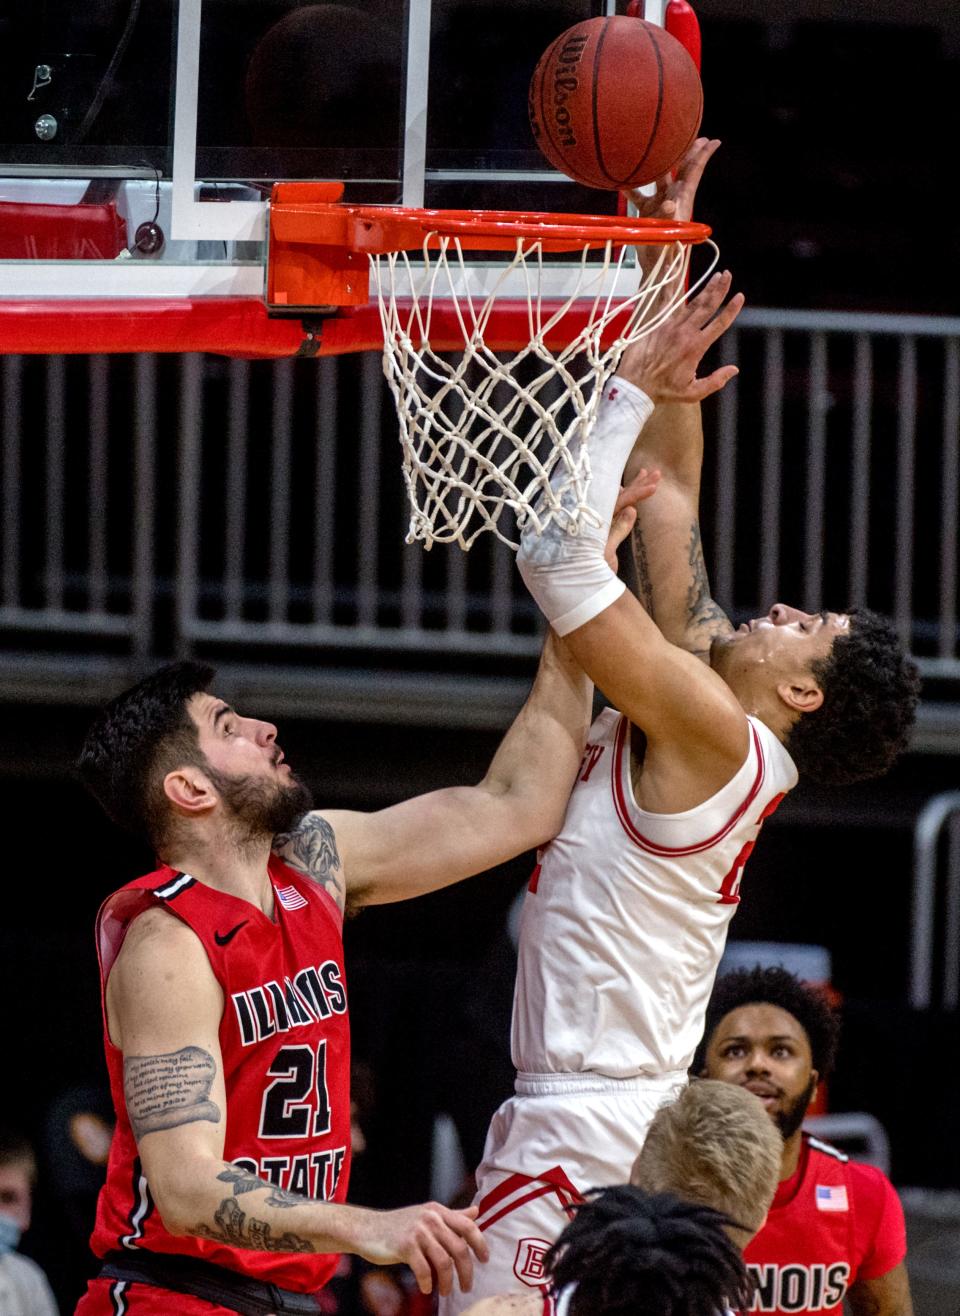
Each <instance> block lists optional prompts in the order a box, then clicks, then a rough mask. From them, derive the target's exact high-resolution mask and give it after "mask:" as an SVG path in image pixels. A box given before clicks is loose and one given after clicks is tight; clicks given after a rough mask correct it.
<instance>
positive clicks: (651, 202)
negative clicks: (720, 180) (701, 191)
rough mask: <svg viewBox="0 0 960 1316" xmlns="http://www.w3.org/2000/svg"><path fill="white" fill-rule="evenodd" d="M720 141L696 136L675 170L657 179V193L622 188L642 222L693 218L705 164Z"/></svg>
mask: <svg viewBox="0 0 960 1316" xmlns="http://www.w3.org/2000/svg"><path fill="white" fill-rule="evenodd" d="M719 145H720V142H719V140H718V139H717V138H710V137H698V138H697V139H696V141H695V142H694V143H693V145H692V146H691V147H690V149H689V151H687V154H686V155H685V156H684V157H683V159H682V160H681V161H680V163H679V165H677V167H676V173H675V174H674V172H673V171H671V172H670V173H669V174H664V176H663V177H662V178H658V179H657V190H656V191H655V192H653V193H652V194H651V195H650V196H645V195H644V193H643V192H641V191H640V190H639V189H638V188H627V189H625V195H626V196H627V197H629V199H630V200H631V201H632V202H633V204H634V205H635V206H636V208H637V214H638V215H639V216H640V217H641V218H642V219H683V220H689V219H692V217H693V203H694V199H695V198H696V195H697V188H698V187H699V186H700V179H701V178H702V177H703V171H704V169H706V167H707V162H708V160H709V159H710V157H711V156H712V155H713V153H714V151H716V149H717V147H718V146H719Z"/></svg>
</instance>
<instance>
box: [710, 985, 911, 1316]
mask: <svg viewBox="0 0 960 1316" xmlns="http://www.w3.org/2000/svg"><path fill="white" fill-rule="evenodd" d="M837 1032H838V1024H837V1020H836V1017H835V1015H834V1013H833V1011H832V1010H831V1008H830V1006H829V1004H828V1003H827V1001H826V999H825V998H824V996H823V995H822V993H821V992H819V991H817V990H816V989H815V988H812V987H808V986H807V985H806V984H805V983H802V982H801V981H800V980H799V979H797V978H795V977H794V976H793V975H792V974H790V973H787V972H786V970H784V969H780V968H769V969H760V968H757V969H753V970H740V971H738V972H735V973H730V974H726V975H725V976H724V977H723V978H721V979H720V980H719V981H718V983H717V985H716V988H715V989H714V994H713V997H712V999H711V1002H710V1008H709V1010H708V1013H707V1023H706V1029H705V1032H704V1038H703V1042H702V1043H701V1047H700V1050H699V1051H698V1054H697V1058H696V1059H695V1061H694V1068H695V1070H697V1071H699V1072H701V1073H702V1074H704V1075H706V1076H707V1077H709V1078H715V1079H721V1080H723V1081H725V1082H728V1083H736V1084H739V1085H740V1086H741V1087H745V1088H747V1089H748V1090H749V1091H750V1092H753V1093H755V1094H756V1095H757V1096H759V1097H760V1099H761V1100H762V1101H763V1102H764V1104H765V1105H766V1107H767V1110H768V1112H769V1115H770V1117H771V1119H773V1121H774V1122H775V1124H776V1125H777V1127H778V1128H779V1129H780V1132H781V1134H782V1136H783V1161H782V1165H781V1169H780V1186H779V1188H778V1190H777V1195H776V1197H775V1198H774V1201H773V1206H772V1207H771V1208H770V1213H769V1215H768V1217H767V1223H766V1224H765V1225H764V1227H763V1229H761V1230H760V1232H759V1234H758V1235H757V1237H756V1238H755V1239H754V1240H753V1242H752V1243H751V1244H750V1245H749V1247H748V1248H747V1249H746V1252H745V1256H746V1259H747V1262H748V1263H749V1266H750V1269H751V1271H752V1273H753V1276H754V1278H755V1280H756V1281H757V1292H756V1295H755V1297H754V1301H753V1305H752V1306H751V1307H750V1308H749V1310H750V1311H755V1312H775V1313H783V1316H787V1313H791V1314H794V1316H796V1314H797V1313H800V1314H801V1316H803V1314H805V1313H809V1314H810V1316H813V1313H820V1312H837V1313H839V1312H840V1311H841V1308H842V1306H843V1303H844V1302H846V1303H847V1305H848V1308H849V1310H850V1312H851V1313H852V1316H912V1313H913V1304H912V1302H911V1298H910V1285H909V1281H908V1278H907V1271H906V1266H905V1265H904V1257H905V1256H906V1250H907V1247H906V1233H905V1229H904V1221H903V1209H902V1207H901V1205H900V1201H899V1199H898V1197H897V1195H896V1192H895V1191H894V1188H893V1185H892V1184H891V1183H890V1181H889V1180H888V1179H887V1177H886V1175H884V1174H883V1173H882V1172H881V1171H880V1170H878V1169H875V1168H874V1167H873V1166H870V1165H860V1164H857V1163H856V1162H853V1161H850V1160H849V1159H848V1158H847V1157H846V1156H844V1155H843V1153H842V1152H839V1151H837V1150H836V1148H834V1147H830V1146H829V1145H828V1144H826V1143H823V1142H820V1141H819V1139H817V1138H813V1137H811V1136H810V1135H809V1134H807V1133H804V1132H803V1131H802V1129H801V1125H802V1123H803V1118H804V1116H805V1115H806V1113H807V1108H808V1106H809V1105H810V1102H811V1101H812V1100H813V1097H814V1094H815V1093H816V1090H817V1083H818V1081H819V1080H820V1079H823V1078H826V1077H827V1075H828V1074H829V1073H830V1070H831V1068H832V1065H833V1060H834V1055H835V1051H836V1042H837Z"/></svg>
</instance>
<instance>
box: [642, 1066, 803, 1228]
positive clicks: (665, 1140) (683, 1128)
mask: <svg viewBox="0 0 960 1316" xmlns="http://www.w3.org/2000/svg"><path fill="white" fill-rule="evenodd" d="M771 1134H772V1135H773V1136H772V1137H771ZM782 1151H783V1142H782V1140H781V1138H780V1136H779V1134H778V1133H777V1130H776V1129H775V1128H774V1127H773V1125H772V1124H771V1122H770V1120H769V1118H768V1117H767V1112H766V1111H765V1110H764V1108H763V1103H762V1102H761V1101H758V1100H756V1099H754V1097H753V1093H752V1092H748V1091H746V1089H744V1088H735V1087H733V1086H732V1085H731V1084H729V1083H720V1082H717V1081H716V1080H713V1079H700V1080H697V1081H696V1082H693V1083H691V1084H690V1086H689V1087H688V1088H685V1089H684V1091H683V1092H681V1093H680V1096H679V1097H678V1098H677V1099H676V1101H674V1102H671V1104H670V1105H669V1106H662V1107H661V1108H660V1110H658V1111H657V1113H656V1115H655V1116H654V1117H653V1123H652V1124H651V1125H650V1129H649V1131H648V1133H647V1136H646V1138H645V1140H644V1144H643V1147H642V1148H641V1150H640V1154H639V1156H638V1157H637V1159H636V1160H635V1161H634V1163H633V1169H632V1171H631V1173H630V1182H631V1183H632V1184H635V1185H636V1186H637V1187H638V1188H643V1189H644V1190H645V1191H646V1192H648V1193H661V1192H671V1193H676V1195H677V1196H678V1197H682V1198H683V1199H684V1200H685V1201H688V1202H696V1203H697V1204H698V1205H700V1206H709V1207H711V1208H712V1209H713V1210H714V1211H719V1212H721V1214H723V1215H725V1216H726V1217H727V1218H728V1219H729V1220H730V1221H731V1222H732V1226H731V1228H732V1231H733V1236H734V1239H735V1241H736V1242H737V1243H738V1245H739V1246H740V1247H746V1245H747V1243H748V1242H749V1241H750V1239H751V1238H752V1237H753V1235H754V1234H756V1233H757V1232H758V1231H759V1230H760V1229H761V1227H762V1226H763V1222H764V1220H765V1219H766V1215H767V1211H768V1210H769V1207H770V1203H771V1202H772V1201H773V1196H774V1193H775V1192H776V1191H777V1184H778V1182H779V1179H780V1160H781V1154H782Z"/></svg>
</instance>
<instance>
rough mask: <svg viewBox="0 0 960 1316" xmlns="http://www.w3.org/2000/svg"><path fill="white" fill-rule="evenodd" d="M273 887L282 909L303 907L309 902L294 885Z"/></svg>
mask: <svg viewBox="0 0 960 1316" xmlns="http://www.w3.org/2000/svg"><path fill="white" fill-rule="evenodd" d="M273 889H274V891H276V893H277V899H278V900H279V901H280V904H281V905H282V906H283V907H284V909H303V907H304V905H307V904H309V903H310V902H309V901H308V900H307V898H306V896H302V895H301V894H300V892H299V891H298V890H297V888H296V887H295V886H275V887H274V888H273Z"/></svg>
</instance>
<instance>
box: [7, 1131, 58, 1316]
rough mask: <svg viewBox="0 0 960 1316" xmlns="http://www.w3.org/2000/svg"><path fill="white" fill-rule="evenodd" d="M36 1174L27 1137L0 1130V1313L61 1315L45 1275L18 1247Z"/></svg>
mask: <svg viewBox="0 0 960 1316" xmlns="http://www.w3.org/2000/svg"><path fill="white" fill-rule="evenodd" d="M36 1177H37V1161H36V1157H35V1156H34V1154H33V1148H32V1147H31V1146H30V1144H29V1142H27V1140H26V1138H24V1137H22V1136H21V1135H20V1134H18V1133H14V1132H12V1131H8V1130H5V1129H3V1130H0V1316H58V1312H57V1304H56V1302H55V1300H54V1297H53V1293H52V1292H51V1290H50V1285H49V1284H48V1283H47V1277H46V1275H44V1273H43V1271H42V1270H41V1269H40V1267H39V1266H38V1265H37V1263H36V1262H35V1261H31V1260H30V1258H29V1257H24V1256H21V1255H20V1253H19V1252H18V1251H17V1248H18V1246H19V1244H20V1239H21V1237H22V1236H23V1234H25V1233H26V1231H27V1230H28V1229H29V1228H30V1214H31V1209H32V1205H33V1185H34V1182H35V1180H36Z"/></svg>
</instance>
